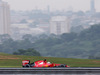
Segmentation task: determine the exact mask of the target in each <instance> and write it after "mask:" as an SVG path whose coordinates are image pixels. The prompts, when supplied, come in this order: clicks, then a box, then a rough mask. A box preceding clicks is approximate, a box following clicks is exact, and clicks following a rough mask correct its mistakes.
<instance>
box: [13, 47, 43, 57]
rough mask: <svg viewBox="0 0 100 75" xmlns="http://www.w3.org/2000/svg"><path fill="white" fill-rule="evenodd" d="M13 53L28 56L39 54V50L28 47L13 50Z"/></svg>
mask: <svg viewBox="0 0 100 75" xmlns="http://www.w3.org/2000/svg"><path fill="white" fill-rule="evenodd" d="M13 54H14V55H28V56H41V55H40V53H39V52H37V51H36V50H34V49H33V48H29V49H19V50H18V52H14V53H13Z"/></svg>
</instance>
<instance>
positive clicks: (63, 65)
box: [58, 64, 66, 67]
mask: <svg viewBox="0 0 100 75" xmlns="http://www.w3.org/2000/svg"><path fill="white" fill-rule="evenodd" d="M58 67H66V65H65V64H61V65H59V66H58Z"/></svg>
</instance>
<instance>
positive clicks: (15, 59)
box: [0, 53, 100, 67]
mask: <svg viewBox="0 0 100 75" xmlns="http://www.w3.org/2000/svg"><path fill="white" fill-rule="evenodd" d="M44 59H47V61H50V62H51V63H60V64H67V65H69V66H70V67H100V60H92V59H73V58H55V57H38V56H20V55H9V54H4V53H0V67H22V60H30V61H31V62H34V61H37V60H44Z"/></svg>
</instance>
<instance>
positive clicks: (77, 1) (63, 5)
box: [3, 0, 100, 12]
mask: <svg viewBox="0 0 100 75" xmlns="http://www.w3.org/2000/svg"><path fill="white" fill-rule="evenodd" d="M3 1H5V2H8V3H9V5H10V7H11V9H13V10H32V9H36V8H38V9H42V10H46V9H47V6H48V5H49V6H50V10H51V11H55V10H65V11H68V10H73V11H80V10H83V11H87V10H90V0H3ZM95 8H96V11H97V12H98V11H100V0H95Z"/></svg>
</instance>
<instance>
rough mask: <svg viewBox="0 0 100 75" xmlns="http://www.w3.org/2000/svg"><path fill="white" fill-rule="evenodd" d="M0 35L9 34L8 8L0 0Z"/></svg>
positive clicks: (5, 3)
mask: <svg viewBox="0 0 100 75" xmlns="http://www.w3.org/2000/svg"><path fill="white" fill-rule="evenodd" d="M0 34H10V8H9V5H8V3H7V2H3V1H2V0H0Z"/></svg>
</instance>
